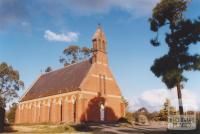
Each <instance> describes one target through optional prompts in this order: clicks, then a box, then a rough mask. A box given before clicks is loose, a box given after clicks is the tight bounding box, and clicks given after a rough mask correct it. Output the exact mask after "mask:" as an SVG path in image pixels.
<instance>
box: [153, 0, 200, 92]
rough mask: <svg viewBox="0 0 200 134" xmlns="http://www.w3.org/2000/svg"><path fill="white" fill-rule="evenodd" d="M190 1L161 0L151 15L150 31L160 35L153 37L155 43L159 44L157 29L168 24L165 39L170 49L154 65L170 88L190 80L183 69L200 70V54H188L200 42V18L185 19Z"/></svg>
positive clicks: (154, 71) (154, 68) (155, 72)
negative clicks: (184, 74)
mask: <svg viewBox="0 0 200 134" xmlns="http://www.w3.org/2000/svg"><path fill="white" fill-rule="evenodd" d="M187 3H188V1H187V0H161V2H160V3H158V4H157V5H156V7H155V8H154V9H153V14H152V18H150V25H151V30H152V31H153V32H157V37H156V38H154V39H152V40H151V43H152V45H153V46H159V45H160V43H159V41H158V40H159V39H158V31H159V29H161V28H162V27H164V26H169V31H168V32H167V33H166V37H165V41H166V43H167V45H168V47H169V51H168V53H167V54H166V55H164V56H163V57H161V58H159V59H156V60H155V62H154V65H153V66H152V67H151V70H152V72H153V73H154V74H155V75H156V76H157V77H162V81H163V82H164V83H165V84H166V86H167V87H168V88H169V89H171V88H173V87H175V86H177V85H178V84H180V83H181V82H184V81H186V80H187V79H186V78H185V77H184V76H183V72H184V71H191V70H200V55H198V54H195V55H191V54H189V52H188V51H189V46H190V45H191V44H196V43H197V42H199V41H200V19H197V20H194V21H191V20H189V19H185V18H184V16H183V12H184V11H186V9H187Z"/></svg>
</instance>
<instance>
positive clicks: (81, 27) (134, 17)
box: [0, 0, 200, 107]
mask: <svg viewBox="0 0 200 134" xmlns="http://www.w3.org/2000/svg"><path fill="white" fill-rule="evenodd" d="M158 1H159V0H134V1H133V0H118V1H113V0H96V1H93V0H66V1H63V0H57V1H53V0H34V1H32V0H0V62H3V61H5V62H7V63H8V64H10V65H12V66H13V67H14V68H15V69H17V70H18V71H19V72H20V76H21V79H22V80H23V81H24V82H25V86H26V88H27V87H29V86H30V85H31V83H32V82H33V81H34V80H35V79H36V78H37V77H38V76H39V75H40V74H41V71H44V69H45V68H46V67H47V66H52V67H53V69H57V68H60V67H62V65H61V64H60V63H59V57H60V56H61V54H62V50H63V49H64V48H65V47H67V46H68V45H71V44H76V45H80V46H87V47H91V46H92V44H91V37H92V35H93V33H94V32H95V30H96V28H97V24H98V23H101V25H102V26H103V29H104V31H105V34H106V37H107V41H108V56H109V64H110V67H111V68H112V70H113V73H114V75H115V77H116V80H117V81H118V84H119V86H120V88H121V90H122V93H123V95H124V96H125V97H126V98H128V100H129V101H130V103H131V107H138V106H141V105H148V101H149V100H148V97H147V98H146V97H145V94H146V93H149V91H152V92H150V93H152V94H155V95H157V91H159V92H160V91H161V93H162V92H163V94H164V92H165V91H164V90H165V89H166V87H165V85H164V84H163V83H162V82H161V80H160V79H159V78H156V77H155V76H154V75H153V73H152V72H151V71H150V66H151V65H152V64H153V61H154V59H155V58H158V57H160V56H162V55H163V54H164V53H166V52H167V48H166V46H165V45H164V44H163V45H162V46H161V47H158V48H154V47H152V46H151V45H150V43H149V40H150V39H151V37H153V36H154V34H153V33H152V32H151V31H150V29H149V24H148V18H149V17H150V15H151V10H152V8H153V7H154V6H155V4H156V3H157V2H158ZM199 6H200V2H199V0H193V1H192V2H191V3H190V4H189V8H188V11H187V13H186V14H185V15H186V16H187V17H189V18H192V19H194V18H197V17H198V16H200V12H199ZM70 33H71V34H72V35H71V34H70ZM162 38H163V36H161V39H162ZM162 43H164V42H162ZM198 45H200V44H198ZM198 45H196V46H193V47H192V48H191V50H190V52H191V53H200V47H199V46H198ZM186 76H187V77H188V78H189V81H188V82H187V83H185V89H188V90H189V91H188V92H190V93H191V94H192V95H194V96H195V95H200V93H199V83H200V72H191V73H186ZM23 92H24V91H22V92H20V94H22V93H23ZM147 96H148V95H147ZM194 96H192V98H194ZM155 97H156V96H155ZM197 98H198V97H197ZM150 99H151V98H150ZM195 101H197V104H196V105H199V104H200V103H199V99H197V100H195ZM145 103H146V104H145ZM152 103H153V102H152ZM162 103H163V102H162ZM158 105H160V104H158Z"/></svg>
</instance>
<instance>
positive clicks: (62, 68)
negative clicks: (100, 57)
mask: <svg viewBox="0 0 200 134" xmlns="http://www.w3.org/2000/svg"><path fill="white" fill-rule="evenodd" d="M89 60H90V58H89V59H85V60H83V61H80V62H77V63H72V64H69V65H67V66H64V67H62V68H58V69H55V70H53V71H50V72H46V73H44V74H41V75H40V77H41V76H45V75H47V74H50V73H53V72H56V71H60V70H62V69H66V68H68V67H71V66H73V65H76V64H80V63H83V62H86V61H89Z"/></svg>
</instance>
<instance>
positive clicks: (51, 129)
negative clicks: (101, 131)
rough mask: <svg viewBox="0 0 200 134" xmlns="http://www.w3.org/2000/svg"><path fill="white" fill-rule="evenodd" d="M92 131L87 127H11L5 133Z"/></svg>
mask: <svg viewBox="0 0 200 134" xmlns="http://www.w3.org/2000/svg"><path fill="white" fill-rule="evenodd" d="M92 131H93V130H92V129H90V128H89V126H87V125H65V124H62V125H51V124H38V125H11V126H7V127H6V129H5V132H11V133H66V132H67V133H84V134H90V133H92Z"/></svg>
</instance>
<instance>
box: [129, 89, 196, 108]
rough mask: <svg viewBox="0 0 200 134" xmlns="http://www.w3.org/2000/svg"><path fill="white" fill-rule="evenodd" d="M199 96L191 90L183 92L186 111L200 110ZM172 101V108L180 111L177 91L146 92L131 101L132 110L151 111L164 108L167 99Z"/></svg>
mask: <svg viewBox="0 0 200 134" xmlns="http://www.w3.org/2000/svg"><path fill="white" fill-rule="evenodd" d="M197 96H198V95H197V94H195V93H194V92H192V91H191V90H187V89H184V90H182V98H183V106H184V109H185V110H200V107H199V104H200V101H199V99H198V97H197ZM167 98H168V99H170V101H171V104H172V106H174V107H176V108H177V109H178V99H177V92H176V89H172V90H167V89H153V90H148V91H145V92H143V93H142V94H141V96H139V97H137V98H135V99H134V100H130V103H131V104H133V105H132V106H131V110H134V111H135V110H137V109H138V108H141V107H146V108H147V109H148V110H149V111H158V110H160V108H162V107H163V104H164V102H165V100H166V99H167Z"/></svg>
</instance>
